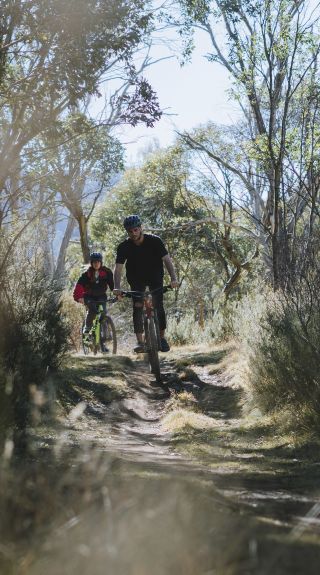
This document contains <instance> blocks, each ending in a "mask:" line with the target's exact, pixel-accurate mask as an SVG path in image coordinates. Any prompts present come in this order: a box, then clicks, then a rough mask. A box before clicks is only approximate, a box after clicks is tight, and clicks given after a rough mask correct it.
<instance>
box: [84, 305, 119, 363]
mask: <svg viewBox="0 0 320 575" xmlns="http://www.w3.org/2000/svg"><path fill="white" fill-rule="evenodd" d="M108 301H111V302H115V301H117V299H116V298H112V299H111V298H110V299H109V300H108ZM95 303H96V314H95V316H94V319H93V322H92V327H91V329H90V331H89V334H88V336H87V341H86V340H85V339H83V345H84V348H85V347H88V348H91V350H92V351H93V353H94V354H96V353H97V351H98V350H99V349H100V348H101V349H102V347H103V343H102V341H101V325H102V317H103V314H104V315H105V320H104V321H105V322H106V327H107V328H108V330H107V334H108V333H109V334H110V338H109V341H112V353H113V354H116V353H117V335H116V330H115V326H114V323H113V321H112V318H111V317H110V316H109V315H108V313H107V311H106V312H104V306H103V304H104V303H105V300H103V301H100V302H99V301H97V302H95ZM102 351H104V350H103V349H102ZM85 353H86V352H85Z"/></svg>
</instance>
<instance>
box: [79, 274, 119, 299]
mask: <svg viewBox="0 0 320 575" xmlns="http://www.w3.org/2000/svg"><path fill="white" fill-rule="evenodd" d="M95 274H96V272H95V270H94V269H93V267H92V266H90V267H89V268H88V269H87V271H86V272H84V273H83V274H82V276H80V278H79V279H78V281H77V283H76V285H75V288H74V290H73V299H75V300H76V301H79V299H80V298H82V297H84V296H93V297H97V298H99V297H102V296H105V295H106V291H107V289H108V287H109V288H110V290H111V291H112V290H113V288H114V283H113V273H112V271H111V270H110V269H109V268H107V267H105V266H101V268H100V269H99V270H98V272H97V275H95Z"/></svg>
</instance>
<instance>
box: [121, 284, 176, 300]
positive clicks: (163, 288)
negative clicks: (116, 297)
mask: <svg viewBox="0 0 320 575" xmlns="http://www.w3.org/2000/svg"><path fill="white" fill-rule="evenodd" d="M169 289H173V288H172V287H171V285H167V286H160V287H158V288H156V289H154V290H152V291H148V290H146V291H130V290H129V291H126V290H121V295H122V296H124V297H129V298H132V297H134V296H136V297H141V298H142V297H145V296H147V295H152V294H154V293H156V292H158V291H162V293H166V292H167V291H168V290H169Z"/></svg>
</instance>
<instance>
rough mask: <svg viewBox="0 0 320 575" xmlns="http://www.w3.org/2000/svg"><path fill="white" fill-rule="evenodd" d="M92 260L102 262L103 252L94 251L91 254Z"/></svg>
mask: <svg viewBox="0 0 320 575" xmlns="http://www.w3.org/2000/svg"><path fill="white" fill-rule="evenodd" d="M92 262H102V254H101V253H100V252H92V253H91V254H90V263H91V264H92Z"/></svg>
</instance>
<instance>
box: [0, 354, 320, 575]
mask: <svg viewBox="0 0 320 575" xmlns="http://www.w3.org/2000/svg"><path fill="white" fill-rule="evenodd" d="M223 356H224V352H223V351H222V352H221V350H209V351H208V350H207V351H206V352H204V351H202V350H191V351H190V350H179V351H177V352H173V353H171V352H170V354H168V355H167V356H165V357H163V358H162V371H163V374H164V383H165V385H164V387H159V386H155V385H154V383H155V382H153V381H152V377H151V376H150V375H149V373H148V369H147V366H146V365H145V364H144V363H143V361H141V360H135V361H133V360H132V359H129V358H126V357H113V358H105V357H102V356H101V357H98V356H97V357H96V358H91V359H89V358H85V357H76V358H72V359H71V360H70V364H69V366H66V368H65V370H64V371H63V374H62V375H63V377H62V380H61V381H60V383H58V386H57V393H58V398H59V405H63V406H64V409H63V411H61V409H60V411H58V419H59V420H60V427H59V428H58V429H56V430H55V431H53V432H52V434H51V438H50V437H49V435H48V433H47V430H46V429H42V430H41V428H39V429H38V431H37V432H36V434H35V437H34V445H35V454H37V455H35V457H34V459H33V461H32V462H31V468H30V463H29V468H28V469H29V471H28V475H27V476H28V481H29V483H30V485H31V487H30V492H31V495H33V496H34V493H37V497H39V501H38V503H37V504H35V505H34V509H33V510H32V521H31V523H34V524H36V526H37V525H38V528H37V527H36V528H35V529H34V538H35V540H36V544H34V543H33V541H32V540H31V541H30V538H29V540H28V545H27V551H26V549H25V548H24V547H23V546H19V545H18V546H17V547H15V548H14V552H13V551H12V550H11V552H10V545H8V546H4V545H3V546H2V551H1V548H0V566H1V553H2V552H3V553H4V551H3V549H4V550H5V552H6V553H7V565H9V566H10V570H9V567H8V570H7V571H3V573H4V574H5V575H15V574H17V575H20V574H21V575H22V574H28V575H40V574H41V575H43V573H46V575H51V574H52V575H56V574H57V573H59V574H60V573H61V574H66V575H74V574H76V573H77V574H78V573H81V575H87V574H89V573H90V575H100V573H101V575H104V574H107V575H135V574H137V575H144V574H148V575H151V574H152V575H178V574H180V573H182V574H183V575H189V574H190V575H198V574H199V575H229V574H230V575H236V574H248V575H251V574H259V575H260V574H262V575H265V574H269V573H272V574H273V575H275V574H283V573H288V574H289V573H290V574H300V573H301V574H302V573H303V574H308V573H318V560H319V558H320V538H319V534H320V522H319V520H318V518H317V517H318V512H319V510H320V506H319V503H318V493H319V490H318V479H319V471H320V469H319V465H318V459H317V456H316V455H315V451H314V450H313V449H312V448H311V447H310V452H309V454H308V459H307V458H306V457H305V454H303V453H302V452H301V453H299V450H298V449H296V448H293V447H292V446H290V445H289V444H288V442H285V441H282V440H281V438H278V439H277V440H275V439H274V438H273V437H272V436H271V432H270V429H268V428H267V427H266V425H265V423H264V424H263V425H260V424H259V421H258V420H257V421H256V422H255V424H252V425H245V423H244V421H243V420H242V419H241V406H240V404H241V398H242V395H243V391H242V390H241V389H239V388H238V389H237V388H234V387H233V386H232V385H231V384H230V381H229V380H228V378H226V376H225V374H224V373H223V371H222V370H221V369H219V365H220V363H219V362H220V361H221V359H222V357H223ZM66 414H67V417H66ZM271 439H272V441H271ZM39 450H40V452H41V454H42V455H41V458H40V457H39ZM30 469H31V470H34V471H33V475H32V477H33V479H32V480H30V473H31V472H30ZM50 470H51V471H50ZM39 485H40V486H41V487H39ZM39 489H40V491H41V493H40V496H39ZM31 499H32V497H31ZM28 505H29V507H30V494H29V498H28ZM20 507H21V506H20ZM26 507H27V506H26ZM318 508H319V509H318ZM40 509H41V512H40V511H39V510H40ZM28 512H29V514H30V509H29V511H28ZM27 516H28V514H27ZM39 516H40V517H39ZM23 520H24V521H25V518H24V519H23ZM14 528H15V529H16V530H18V527H17V526H14ZM8 549H9V551H8ZM10 553H11V555H10ZM13 555H14V556H15V559H13ZM17 557H18V559H17ZM0 572H1V573H2V571H1V569H0Z"/></svg>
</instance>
